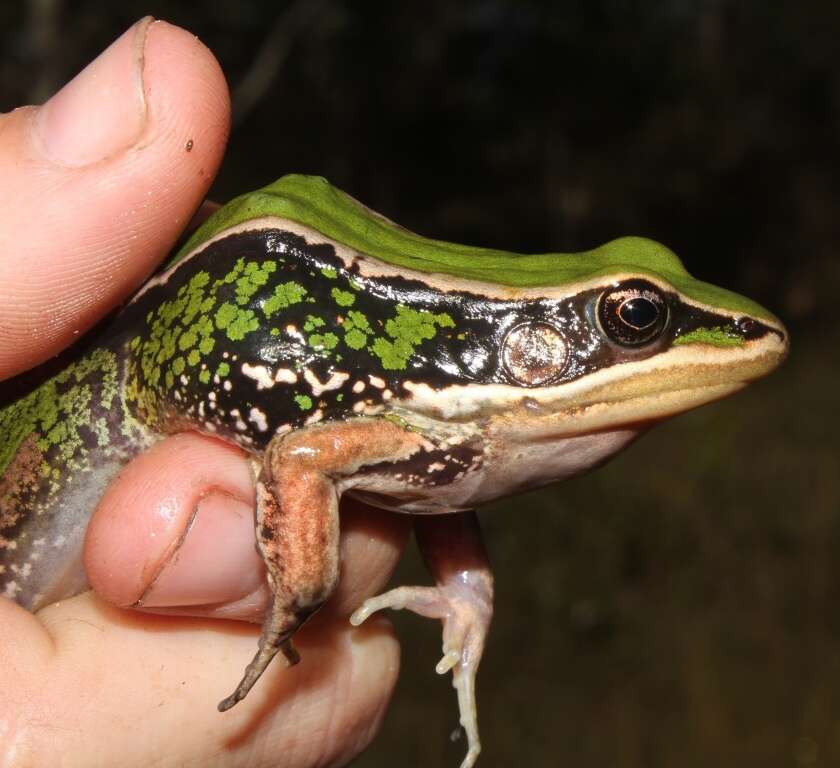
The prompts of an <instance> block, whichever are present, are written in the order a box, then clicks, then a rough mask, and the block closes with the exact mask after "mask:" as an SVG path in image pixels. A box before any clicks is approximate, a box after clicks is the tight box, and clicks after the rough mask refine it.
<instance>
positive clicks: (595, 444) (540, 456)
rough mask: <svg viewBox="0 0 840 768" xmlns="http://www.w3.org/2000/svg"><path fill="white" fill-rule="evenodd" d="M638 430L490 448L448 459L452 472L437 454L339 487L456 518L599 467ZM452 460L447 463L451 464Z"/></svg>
mask: <svg viewBox="0 0 840 768" xmlns="http://www.w3.org/2000/svg"><path fill="white" fill-rule="evenodd" d="M640 433H641V430H639V429H618V430H612V431H605V432H595V433H592V434H588V435H574V436H567V437H558V438H555V439H545V440H541V441H539V442H530V443H529V442H521V443H520V442H516V441H515V439H513V438H511V439H509V440H505V441H497V442H495V444H494V446H493V447H492V448H485V449H484V450H477V449H476V448H475V447H473V448H472V449H471V450H470V451H469V453H468V454H467V452H465V451H462V452H461V454H460V455H459V453H458V452H457V451H455V450H453V451H452V452H451V453H450V454H448V455H449V456H451V457H454V459H455V461H456V466H455V467H454V468H453V467H452V466H451V465H450V464H449V463H447V461H446V460H445V457H444V460H441V456H440V455H439V454H440V452H437V451H436V452H434V453H430V455H429V456H428V457H427V458H426V460H425V461H423V462H421V461H418V459H417V458H416V457H415V458H413V459H412V460H411V462H410V463H407V462H400V463H396V464H393V465H390V466H380V467H378V468H377V469H376V471H375V472H371V473H368V474H366V475H364V476H361V477H357V478H351V479H348V480H347V481H345V483H344V484H342V485H341V486H340V489H341V490H343V491H346V492H348V493H350V495H352V496H354V497H356V498H359V499H361V500H363V501H366V502H368V503H370V504H373V505H374V506H377V507H381V508H383V509H389V510H393V511H396V512H406V513H411V514H439V513H445V512H457V511H460V510H465V509H474V508H475V507H477V506H479V505H481V504H484V503H486V502H489V501H493V500H495V499H499V498H503V497H505V496H510V495H513V494H516V493H519V492H521V491H524V490H530V489H532V488H538V487H540V486H543V485H548V484H550V483H555V482H560V481H562V480H568V479H569V478H571V477H575V476H576V475H580V474H582V473H584V472H587V471H589V470H590V469H593V468H594V467H597V466H600V465H602V464H603V463H605V462H606V461H608V460H609V459H610V458H611V457H612V456H613V455H615V454H616V453H618V452H619V451H620V450H621V449H622V448H624V447H625V446H627V445H628V444H629V443H631V442H632V441H633V440H635V439H636V438H637V437H638V436H639V434H640ZM451 460H452V459H450V461H451Z"/></svg>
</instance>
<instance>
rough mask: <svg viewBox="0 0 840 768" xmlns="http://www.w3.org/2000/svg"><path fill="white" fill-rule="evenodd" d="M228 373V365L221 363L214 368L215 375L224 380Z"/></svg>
mask: <svg viewBox="0 0 840 768" xmlns="http://www.w3.org/2000/svg"><path fill="white" fill-rule="evenodd" d="M229 373H230V364H229V363H225V362H221V363H219V367H218V368H216V375H217V376H219V377H220V378H224V377H225V376H227V375H228V374H229Z"/></svg>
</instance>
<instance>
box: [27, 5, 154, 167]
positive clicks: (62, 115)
mask: <svg viewBox="0 0 840 768" xmlns="http://www.w3.org/2000/svg"><path fill="white" fill-rule="evenodd" d="M152 21H153V19H152V18H151V17H146V18H144V19H141V20H140V21H138V22H137V23H136V24H135V25H134V26H133V27H131V29H129V30H128V31H127V32H125V33H124V34H123V35H122V36H121V37H119V38H117V40H116V41H114V42H113V43H112V44H111V45H110V46H109V47H108V48H106V49H105V51H103V52H102V53H101V54H100V55H99V57H98V58H96V59H95V60H94V61H92V62H91V63H90V64H88V65H87V67H85V68H84V69H83V70H82V71H81V72H80V73H79V74H78V75H76V77H74V78H73V79H72V80H71V81H70V82H69V83H67V85H65V86H64V87H63V88H62V89H61V90H60V91H59V92H58V93H56V94H55V95H54V96H53V97H52V98H50V100H49V101H48V102H47V103H46V104H44V106H42V107H41V108H40V109H39V110H38V117H37V119H36V127H35V131H36V135H37V136H38V139H39V140H40V143H41V145H42V147H43V150H44V152H45V153H46V154H47V156H48V157H49V158H50V159H51V160H52V161H53V162H55V163H58V164H59V165H67V166H74V167H75V166H82V165H89V164H90V163H95V162H97V161H99V160H104V159H105V158H107V157H110V156H111V155H114V154H116V153H118V152H120V151H121V150H125V149H127V148H128V147H130V146H132V145H133V144H134V143H135V142H136V141H137V139H138V138H139V137H140V134H141V133H142V131H143V127H144V125H145V123H146V99H145V95H144V93H143V63H144V62H143V51H144V48H145V44H146V35H147V32H148V30H149V25H150V24H151V23H152Z"/></svg>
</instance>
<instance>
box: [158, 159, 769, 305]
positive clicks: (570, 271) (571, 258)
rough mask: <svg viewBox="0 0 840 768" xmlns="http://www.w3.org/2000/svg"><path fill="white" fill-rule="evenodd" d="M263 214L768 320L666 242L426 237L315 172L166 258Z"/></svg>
mask: <svg viewBox="0 0 840 768" xmlns="http://www.w3.org/2000/svg"><path fill="white" fill-rule="evenodd" d="M264 216H277V217H280V218H287V219H291V220H292V221H296V222H298V223H300V224H303V225H305V226H307V227H311V228H312V229H314V230H316V231H317V232H321V233H322V234H324V235H325V236H326V237H329V238H332V239H333V240H334V241H336V242H338V243H342V244H344V245H347V246H349V247H350V248H352V249H354V250H356V251H359V252H360V253H365V254H368V255H370V256H372V257H373V258H376V259H379V260H381V261H383V262H386V263H387V264H391V265H393V266H396V267H399V268H403V269H413V270H418V271H420V272H434V273H442V274H446V275H455V276H457V277H460V278H465V279H467V280H476V281H479V282H481V283H487V282H490V283H495V284H497V285H508V286H516V287H532V288H533V287H561V288H565V287H567V286H574V285H577V284H579V283H583V282H585V281H589V280H598V279H601V278H610V277H611V276H613V275H618V274H627V273H631V274H636V275H642V276H644V275H647V276H649V277H652V278H654V279H657V278H658V279H662V280H665V281H666V282H668V283H670V284H671V285H672V286H673V287H674V288H675V289H676V290H677V291H679V292H681V293H683V294H685V295H686V296H687V297H689V298H690V299H694V300H696V301H699V302H701V303H703V304H706V305H709V306H711V307H713V308H718V309H723V310H728V311H731V312H733V313H737V314H747V315H751V316H753V317H758V318H764V319H770V320H774V319H775V318H774V317H773V315H772V314H771V313H770V312H768V311H767V310H766V309H764V308H763V307H761V306H759V305H758V304H756V303H755V302H754V301H751V300H750V299H747V298H745V297H743V296H739V295H737V294H735V293H732V292H730V291H727V290H725V289H723V288H718V287H716V286H713V285H709V284H708V283H704V282H701V281H699V280H695V279H694V278H693V277H692V276H691V275H689V274H688V272H687V271H686V269H685V267H684V266H683V264H682V262H681V261H680V260H679V258H678V257H677V256H676V255H675V254H674V253H673V252H672V251H670V250H669V249H668V248H666V247H665V246H663V245H660V244H659V243H656V242H654V241H652V240H648V239H646V238H641V237H623V238H620V239H618V240H613V241H612V242H609V243H606V244H605V245H602V246H600V247H598V248H594V249H592V250H590V251H583V252H581V253H541V254H518V253H510V252H507V251H500V250H495V249H491V248H476V247H472V246H468V245H459V244H457V243H447V242H443V241H441V240H431V239H428V238H425V237H423V236H422V235H418V234H415V233H414V232H409V231H408V230H406V229H404V228H403V227H400V226H399V225H397V224H394V223H393V222H391V221H388V220H387V219H386V218H384V217H381V216H377V215H376V214H374V213H372V212H371V211H370V210H368V209H367V208H365V207H364V206H363V205H362V204H361V203H359V202H358V201H356V200H354V199H353V198H352V197H350V196H349V195H347V194H345V193H344V192H342V191H341V190H339V189H336V188H335V187H333V186H331V185H330V183H329V182H328V181H327V180H326V179H323V178H320V177H318V176H300V175H290V176H284V177H283V178H281V179H279V180H278V181H275V182H274V183H273V184H269V185H268V186H267V187H264V188H263V189H261V190H258V191H256V192H250V193H248V194H245V195H242V196H240V197H238V198H236V199H235V200H233V201H231V202H230V203H228V204H227V205H226V206H224V207H223V208H221V209H219V210H218V211H216V212H215V213H214V214H213V216H211V217H210V218H209V219H207V221H205V222H204V223H203V224H202V225H201V226H200V227H199V228H198V229H197V230H196V231H195V232H194V233H193V235H192V237H190V239H189V240H188V241H187V242H186V243H185V244H184V246H183V248H181V250H180V251H179V252H178V253H177V254H176V256H175V257H174V259H173V260H172V262H171V263H175V262H177V261H178V260H179V259H181V258H183V256H185V255H186V254H187V253H189V252H190V251H192V250H194V249H195V248H196V247H198V246H199V245H201V244H202V243H204V242H206V241H207V240H209V239H210V238H212V237H213V236H215V235H217V234H219V233H220V232H222V231H224V230H225V229H227V228H228V227H232V226H235V225H236V224H240V223H242V222H245V221H249V220H252V219H255V218H261V217H264Z"/></svg>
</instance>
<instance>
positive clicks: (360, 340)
mask: <svg viewBox="0 0 840 768" xmlns="http://www.w3.org/2000/svg"><path fill="white" fill-rule="evenodd" d="M342 328H344V343H345V344H346V345H347V346H348V347H350V349H364V348H365V347H366V346H367V334H369V333H373V329H372V328H371V327H370V323H369V322H368V319H367V317H366V316H365V315H364V314H363V313H362V312H359V311H358V310H356V309H351V310H350V311H349V312H348V313H347V317H345V318H344V323H343V324H342Z"/></svg>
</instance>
